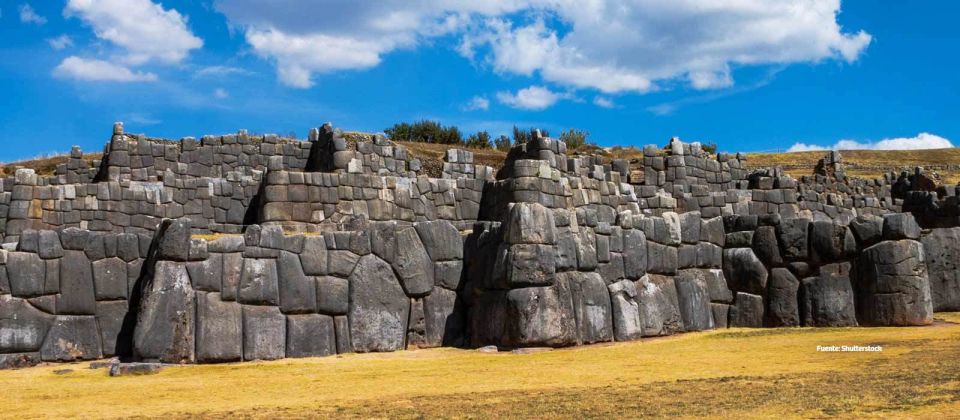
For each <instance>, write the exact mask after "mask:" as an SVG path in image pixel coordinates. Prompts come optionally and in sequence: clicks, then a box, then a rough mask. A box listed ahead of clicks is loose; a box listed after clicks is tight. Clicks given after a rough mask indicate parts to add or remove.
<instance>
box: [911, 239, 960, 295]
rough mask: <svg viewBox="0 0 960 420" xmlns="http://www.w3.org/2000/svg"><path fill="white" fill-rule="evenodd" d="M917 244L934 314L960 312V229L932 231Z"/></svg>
mask: <svg viewBox="0 0 960 420" xmlns="http://www.w3.org/2000/svg"><path fill="white" fill-rule="evenodd" d="M920 242H921V243H922V244H923V255H924V261H925V262H926V263H927V277H928V278H929V279H930V298H931V300H932V301H933V310H934V311H936V312H941V311H960V228H940V229H932V230H931V231H930V233H929V234H927V235H923V237H922V238H921V239H920Z"/></svg>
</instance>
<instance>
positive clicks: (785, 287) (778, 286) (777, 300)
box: [766, 268, 800, 327]
mask: <svg viewBox="0 0 960 420" xmlns="http://www.w3.org/2000/svg"><path fill="white" fill-rule="evenodd" d="M799 291H800V280H797V278H796V276H794V275H793V274H792V273H790V270H787V269H786V268H774V269H772V270H770V284H769V289H768V290H767V312H766V325H768V326H771V327H796V326H799V325H800V309H799V307H798V306H797V303H798V302H799V300H798V299H799Z"/></svg>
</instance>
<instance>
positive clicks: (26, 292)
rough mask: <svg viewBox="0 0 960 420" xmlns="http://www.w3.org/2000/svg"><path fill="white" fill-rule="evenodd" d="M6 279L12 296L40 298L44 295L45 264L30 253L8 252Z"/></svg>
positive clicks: (37, 256)
mask: <svg viewBox="0 0 960 420" xmlns="http://www.w3.org/2000/svg"><path fill="white" fill-rule="evenodd" d="M7 278H8V280H9V282H10V291H11V292H12V293H13V295H14V296H17V297H24V298H28V297H34V296H41V295H43V294H44V293H45V290H44V289H45V287H44V283H45V280H46V264H45V263H44V262H43V260H41V259H40V256H39V255H37V254H35V253H32V252H8V253H7ZM54 293H56V291H54Z"/></svg>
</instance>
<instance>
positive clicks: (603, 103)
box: [593, 96, 616, 108]
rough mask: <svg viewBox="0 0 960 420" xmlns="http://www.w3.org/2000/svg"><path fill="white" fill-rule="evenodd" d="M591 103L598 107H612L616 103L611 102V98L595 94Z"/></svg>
mask: <svg viewBox="0 0 960 420" xmlns="http://www.w3.org/2000/svg"><path fill="white" fill-rule="evenodd" d="M593 104H594V105H596V106H599V107H600V108H613V107H615V106H616V104H614V103H613V100H612V99H610V98H607V97H604V96H597V97H594V98H593Z"/></svg>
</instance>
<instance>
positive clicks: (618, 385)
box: [0, 314, 960, 418]
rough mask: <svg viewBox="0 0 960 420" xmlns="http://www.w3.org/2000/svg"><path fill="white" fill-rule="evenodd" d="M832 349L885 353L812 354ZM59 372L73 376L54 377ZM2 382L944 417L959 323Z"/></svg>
mask: <svg viewBox="0 0 960 420" xmlns="http://www.w3.org/2000/svg"><path fill="white" fill-rule="evenodd" d="M937 317H938V318H941V319H946V320H949V321H953V322H960V314H938V315H937ZM833 344H837V345H843V344H859V345H865V344H880V345H882V346H883V349H884V351H883V352H882V353H822V352H817V351H816V346H817V345H833ZM65 368H67V369H73V372H70V373H67V374H62V375H57V374H55V373H54V371H55V370H58V369H65ZM0 389H4V390H5V391H4V397H3V400H4V402H3V409H2V410H0V415H2V416H9V417H16V418H33V417H131V416H132V417H140V416H142V417H163V418H167V417H191V416H200V417H227V416H243V417H260V418H274V417H303V416H320V417H334V416H335V417H405V418H410V417H438V416H442V417H583V416H588V417H598V416H602V417H608V416H627V417H636V416H640V415H652V416H664V415H672V416H674V415H679V416H711V417H746V418H755V417H769V416H781V417H822V416H828V415H829V416H833V415H837V416H842V417H886V416H891V415H901V416H914V417H916V416H921V417H945V416H946V417H949V416H955V415H956V413H958V412H960V411H958V410H960V325H957V324H952V323H946V322H942V321H941V322H938V325H936V326H932V327H919V328H823V329H806V328H804V329H764V330H747V329H733V330H723V331H712V332H705V333H693V334H684V335H680V336H674V337H669V338H662V339H655V340H644V341H639V342H630V343H617V344H611V345H601V346H587V347H579V348H571V349H564V350H555V351H550V352H542V353H534V354H509V353H500V354H483V353H479V352H476V351H470V350H459V349H434V350H418V351H406V352H397V353H389V354H355V355H346V356H342V357H328V358H315V359H298V360H281V361H275V362H263V363H247V364H228V365H204V366H186V367H178V368H168V369H166V370H164V371H162V372H161V373H160V374H158V375H152V376H140V377H120V378H110V377H108V376H107V375H106V372H105V371H103V370H90V369H86V364H72V365H51V366H42V367H36V368H30V369H24V370H16V371H4V372H0ZM13 390H15V391H13Z"/></svg>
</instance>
